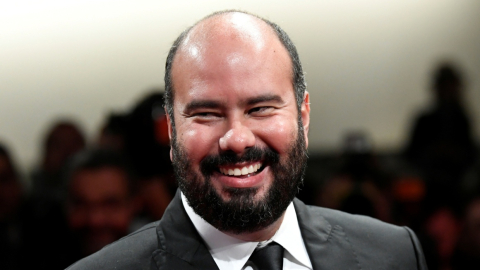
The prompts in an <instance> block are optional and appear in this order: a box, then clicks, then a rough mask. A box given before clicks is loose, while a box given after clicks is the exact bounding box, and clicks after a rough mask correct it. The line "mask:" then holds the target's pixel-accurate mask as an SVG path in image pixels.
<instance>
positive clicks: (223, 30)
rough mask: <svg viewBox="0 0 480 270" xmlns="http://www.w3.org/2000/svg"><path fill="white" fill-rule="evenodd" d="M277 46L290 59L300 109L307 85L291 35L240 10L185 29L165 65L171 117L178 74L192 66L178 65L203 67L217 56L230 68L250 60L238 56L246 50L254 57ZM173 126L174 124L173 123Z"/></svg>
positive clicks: (292, 79) (225, 12) (223, 13)
mask: <svg viewBox="0 0 480 270" xmlns="http://www.w3.org/2000/svg"><path fill="white" fill-rule="evenodd" d="M275 43H277V44H280V45H281V46H280V47H283V48H282V49H281V50H283V52H282V54H283V53H285V55H287V56H288V58H289V59H287V61H285V64H286V65H289V69H290V72H289V73H290V74H292V77H291V81H292V84H293V89H294V92H295V98H296V102H297V108H298V110H300V106H301V103H302V101H303V97H304V93H305V89H306V83H305V79H304V76H303V70H302V66H301V64H300V59H299V57H298V53H297V50H296V48H295V46H294V44H293V43H292V41H291V40H290V38H289V37H288V35H287V34H286V33H285V32H284V31H283V30H282V29H281V28H280V27H279V26H277V25H276V24H274V23H272V22H270V21H268V20H265V19H263V18H260V17H258V16H255V15H252V14H248V13H245V12H239V11H221V12H216V13H213V14H211V15H209V16H207V17H205V18H204V19H202V20H200V21H199V22H197V23H196V24H195V25H193V26H192V27H190V28H188V29H186V30H185V31H184V32H183V33H182V34H181V35H180V36H179V37H178V38H177V39H176V40H175V42H174V44H173V46H172V47H171V49H170V52H169V55H168V57H167V62H166V66H165V104H166V109H167V112H168V114H169V116H170V118H171V119H172V120H173V119H174V116H173V101H174V88H176V87H177V86H176V83H177V80H176V78H175V73H177V72H178V69H180V68H182V69H183V68H185V67H188V66H189V65H178V67H177V62H180V61H190V63H191V64H195V65H197V66H200V67H201V65H204V64H206V63H207V62H208V61H206V60H208V59H206V58H205V57H215V58H217V59H216V60H219V59H220V58H222V62H221V63H222V64H225V67H226V68H228V67H233V66H234V65H235V64H241V61H245V60H247V59H245V58H242V57H239V56H240V55H242V53H246V51H247V50H248V51H249V52H250V53H253V54H252V55H255V54H257V55H258V54H262V53H268V52H269V50H268V48H269V46H271V45H272V44H275ZM232 46H235V47H236V48H237V49H240V51H237V53H234V52H232V50H229V48H231V47H232ZM242 48H243V49H242ZM212 49H214V50H215V53H214V54H212V53H207V52H208V51H209V50H212ZM270 52H271V50H270ZM277 56H278V52H277ZM266 59H267V60H269V59H270V58H269V57H267V58H266ZM182 74H185V72H183V73H182ZM186 74H188V72H187V73H186ZM172 124H173V125H174V121H172Z"/></svg>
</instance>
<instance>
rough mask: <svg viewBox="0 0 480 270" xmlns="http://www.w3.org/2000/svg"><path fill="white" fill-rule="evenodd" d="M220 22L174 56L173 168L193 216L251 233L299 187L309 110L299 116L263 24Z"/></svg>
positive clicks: (284, 58)
mask: <svg viewBox="0 0 480 270" xmlns="http://www.w3.org/2000/svg"><path fill="white" fill-rule="evenodd" d="M220 20H221V19H220ZM222 23H224V24H225V25H226V28H225V29H219V28H215V26H214V25H209V22H206V23H205V24H206V25H204V26H203V28H202V32H201V33H196V32H195V29H194V30H193V33H191V35H190V37H189V38H187V40H186V42H185V44H184V45H183V46H182V47H181V49H180V50H179V51H178V52H177V55H176V57H175V60H174V64H173V69H172V78H173V86H174V89H175V90H174V91H175V93H174V97H175V99H174V118H175V130H173V128H172V126H171V125H170V131H171V133H172V137H173V142H172V161H173V163H174V167H175V171H176V176H177V180H178V181H179V186H180V189H181V190H182V192H183V193H184V194H185V196H186V197H187V199H188V201H189V203H190V205H191V206H192V208H193V209H194V210H195V211H196V212H197V213H198V214H199V215H200V216H202V217H203V218H204V219H205V220H207V221H208V222H210V223H211V224H212V225H213V226H215V227H217V228H218V229H220V230H224V231H230V232H233V233H242V232H251V231H256V230H258V229H261V228H264V227H266V226H268V225H270V224H272V223H273V222H274V221H275V220H277V219H278V218H279V217H280V216H281V215H282V214H283V212H284V211H285V209H286V207H287V206H288V204H289V203H290V201H291V200H292V199H293V197H294V196H295V194H296V192H297V190H298V186H299V184H300V183H301V178H302V175H303V171H304V167H305V166H304V165H305V162H306V155H305V151H306V145H307V141H306V133H307V131H308V113H309V107H308V104H307V103H304V104H303V105H302V108H301V114H300V115H298V110H297V106H296V100H295V96H294V90H293V84H292V67H291V60H290V58H289V55H288V52H287V51H286V49H285V48H284V47H283V45H282V44H281V43H280V41H279V40H278V38H277V37H276V36H275V35H274V33H273V32H272V31H271V30H270V29H268V28H267V26H266V25H263V24H259V22H258V21H257V20H256V19H253V18H251V17H250V16H248V15H245V14H234V15H232V16H230V17H228V18H227V19H225V21H223V22H222ZM225 25H224V26H225ZM217 26H218V25H217ZM199 28H200V27H199ZM227 28H228V29H227ZM306 98H307V99H308V96H307V97H306ZM300 125H302V126H303V128H300V127H299V126H300Z"/></svg>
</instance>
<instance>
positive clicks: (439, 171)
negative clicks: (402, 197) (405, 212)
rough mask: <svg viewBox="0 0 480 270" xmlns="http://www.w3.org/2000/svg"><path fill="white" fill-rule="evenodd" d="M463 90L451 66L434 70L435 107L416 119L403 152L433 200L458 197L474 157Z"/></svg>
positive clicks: (443, 65)
mask: <svg viewBox="0 0 480 270" xmlns="http://www.w3.org/2000/svg"><path fill="white" fill-rule="evenodd" d="M463 88H464V80H463V78H462V75H461V73H460V72H459V71H458V70H457V68H455V67H454V65H452V64H450V63H444V64H441V65H440V66H439V67H438V68H437V69H436V70H435V72H434V75H433V80H432V90H433V94H434V97H435V100H434V101H435V102H434V105H433V107H432V108H430V109H428V110H427V111H425V112H423V113H421V114H419V115H418V116H417V118H416V119H415V121H414V125H413V129H412V132H411V136H410V141H409V144H408V146H407V148H406V151H405V156H406V158H407V159H408V160H409V161H410V162H411V164H413V165H414V166H415V167H416V168H417V169H418V170H419V171H420V173H421V174H422V175H423V177H424V178H425V181H426V183H427V187H428V192H429V193H430V194H429V198H432V199H433V200H445V199H449V200H452V202H451V203H454V202H453V200H456V199H458V197H459V196H460V195H459V194H458V192H459V186H460V182H461V180H462V178H463V177H464V173H465V171H466V170H467V169H468V168H469V167H470V166H472V165H473V163H474V161H475V158H476V147H475V144H474V142H473V139H472V135H471V125H470V119H469V117H468V115H467V113H466V111H465V108H464V104H463V100H462V99H463V90H464V89H463Z"/></svg>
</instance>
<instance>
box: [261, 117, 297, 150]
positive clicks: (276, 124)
mask: <svg viewBox="0 0 480 270" xmlns="http://www.w3.org/2000/svg"><path fill="white" fill-rule="evenodd" d="M297 129H298V125H297V123H296V122H292V121H289V120H286V119H281V118H276V119H272V121H270V122H269V123H268V124H266V123H264V124H262V125H261V127H260V128H259V129H257V134H258V137H259V138H261V140H262V141H263V142H265V143H266V144H267V146H268V147H270V148H273V149H274V150H276V151H277V152H279V153H284V152H287V151H288V150H289V149H290V146H291V144H292V143H293V141H294V140H295V139H296V136H297Z"/></svg>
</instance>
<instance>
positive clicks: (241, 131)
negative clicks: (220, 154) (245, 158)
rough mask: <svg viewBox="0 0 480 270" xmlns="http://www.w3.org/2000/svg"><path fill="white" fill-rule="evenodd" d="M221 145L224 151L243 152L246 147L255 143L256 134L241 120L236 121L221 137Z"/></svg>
mask: <svg viewBox="0 0 480 270" xmlns="http://www.w3.org/2000/svg"><path fill="white" fill-rule="evenodd" d="M219 145H220V149H221V150H222V151H228V150H230V151H233V152H235V153H238V154H241V153H243V151H244V150H245V149H247V148H249V147H253V146H254V145H255V135H254V134H253V132H252V131H251V130H250V128H248V127H247V126H245V125H244V124H242V123H241V122H240V121H235V122H234V123H233V124H232V126H231V128H230V130H228V131H227V132H226V133H225V135H223V137H221V138H220V140H219Z"/></svg>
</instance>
